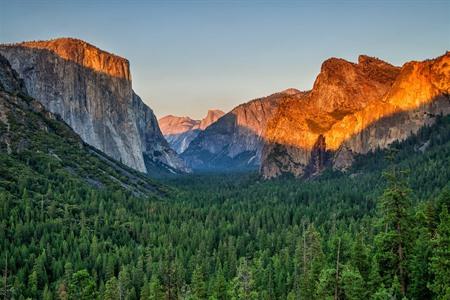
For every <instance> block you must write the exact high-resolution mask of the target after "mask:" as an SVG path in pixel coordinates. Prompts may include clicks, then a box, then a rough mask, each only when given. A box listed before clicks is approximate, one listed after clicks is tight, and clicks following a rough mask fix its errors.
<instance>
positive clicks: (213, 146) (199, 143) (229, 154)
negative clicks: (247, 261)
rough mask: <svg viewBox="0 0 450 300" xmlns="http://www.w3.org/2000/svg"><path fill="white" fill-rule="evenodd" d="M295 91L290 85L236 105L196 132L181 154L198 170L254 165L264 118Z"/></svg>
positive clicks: (262, 141)
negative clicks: (271, 93)
mask: <svg viewBox="0 0 450 300" xmlns="http://www.w3.org/2000/svg"><path fill="white" fill-rule="evenodd" d="M299 95H302V93H301V92H299V91H297V90H294V89H291V90H287V91H284V92H281V93H277V94H273V95H271V96H268V97H265V98H260V99H256V100H253V101H250V102H248V103H245V104H242V105H239V106H238V107H236V108H234V109H233V110H232V111H230V112H229V113H227V114H225V115H224V116H223V117H221V118H220V119H219V120H218V121H217V122H215V123H213V124H212V125H211V126H209V127H208V128H206V129H205V130H204V131H203V132H200V133H199V134H198V136H197V137H196V138H195V139H194V140H193V141H192V142H191V143H190V144H189V147H188V148H187V149H186V150H185V151H184V152H183V153H182V158H184V159H185V161H186V162H187V164H188V165H189V166H190V167H191V168H193V169H198V170H224V169H225V170H228V169H241V168H244V169H248V168H251V169H254V168H257V166H259V163H260V159H261V150H262V148H263V145H264V143H265V139H264V137H263V132H264V130H265V127H266V125H267V122H268V121H269V120H270V119H271V118H272V117H273V115H274V114H275V112H276V110H277V108H278V104H279V103H280V102H281V101H283V100H284V99H287V98H296V97H299Z"/></svg>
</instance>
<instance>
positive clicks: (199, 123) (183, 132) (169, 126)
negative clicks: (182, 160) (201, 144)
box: [158, 109, 225, 153]
mask: <svg viewBox="0 0 450 300" xmlns="http://www.w3.org/2000/svg"><path fill="white" fill-rule="evenodd" d="M224 114H225V113H224V112H223V111H221V110H218V109H214V110H208V114H207V115H206V117H205V118H203V119H202V120H193V119H191V118H189V117H177V116H173V115H168V116H165V117H162V118H161V119H159V121H158V122H159V126H160V128H161V131H162V133H163V135H164V137H165V138H166V140H167V141H168V142H169V144H170V146H171V147H172V149H174V150H175V151H176V152H177V153H183V152H184V151H185V150H186V149H187V147H188V146H189V144H190V143H191V142H192V140H193V139H194V138H196V137H197V135H198V134H199V133H200V131H202V130H205V129H206V128H207V127H208V126H209V125H211V124H212V123H214V122H216V121H217V120H218V119H219V118H220V117H222V116H223V115H224Z"/></svg>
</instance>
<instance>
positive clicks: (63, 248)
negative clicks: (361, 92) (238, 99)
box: [0, 117, 450, 299]
mask: <svg viewBox="0 0 450 300" xmlns="http://www.w3.org/2000/svg"><path fill="white" fill-rule="evenodd" d="M12 126H21V125H20V124H16V125H14V124H12ZM0 130H1V128H0ZM49 134H50V138H49V136H45V137H43V136H36V137H35V140H34V141H32V143H33V145H36V147H38V148H39V147H47V146H48V143H50V144H51V145H52V147H53V148H58V147H61V148H58V149H59V150H61V153H69V154H70V155H71V156H70V160H69V159H67V160H66V159H63V160H61V158H60V157H61V156H60V155H62V154H59V156H58V155H51V154H49V153H48V152H46V151H21V152H18V153H13V154H8V153H6V152H5V151H2V153H0V174H1V175H0V204H1V205H0V217H1V218H0V241H1V245H0V249H1V257H0V266H1V269H2V274H3V279H2V283H1V289H0V294H1V296H2V298H4V299H28V298H30V299H332V298H333V299H403V298H406V299H449V297H450V271H449V270H450V235H449V233H450V217H449V212H448V210H449V208H450V184H449V179H450V117H442V118H440V119H439V120H438V122H437V124H435V125H434V126H432V127H426V128H424V129H423V130H421V131H420V132H419V133H418V134H417V135H414V136H413V137H411V138H409V139H408V140H406V141H404V142H402V143H396V144H395V145H393V146H392V148H393V149H396V151H393V150H391V151H377V152H375V153H372V154H369V155H366V156H361V157H359V158H358V159H357V161H356V163H355V165H354V167H353V168H352V169H351V170H350V171H349V172H348V173H346V174H341V173H336V172H333V171H331V170H329V171H326V172H325V173H323V174H322V175H321V176H320V177H318V178H315V179H313V180H307V181H305V180H298V179H293V178H283V179H278V180H273V181H263V180H261V178H260V177H259V175H257V174H255V173H229V174H199V175H190V176H185V177H176V178H169V179H165V180H163V182H162V184H156V183H153V182H152V184H151V186H154V188H153V190H154V191H153V192H151V191H148V192H147V193H143V192H139V193H137V192H136V190H130V189H126V188H124V185H123V184H117V182H116V181H115V180H109V179H108V178H109V177H108V176H106V177H107V178H106V179H105V181H104V182H103V183H102V184H101V185H100V184H98V183H97V182H92V181H89V180H84V179H83V176H82V175H80V174H84V173H83V172H87V173H86V174H89V166H90V165H96V166H101V167H102V168H104V170H105V171H104V172H109V171H107V168H106V167H105V166H104V165H103V164H102V163H101V161H100V160H99V159H94V158H92V157H91V156H89V157H88V156H86V155H85V154H83V152H81V151H78V150H77V151H75V150H73V149H74V148H73V147H74V146H73V145H70V144H61V142H60V140H59V139H57V136H56V135H55V136H52V133H49ZM51 137H53V138H51ZM57 145H59V146H58V147H57ZM423 145H426V147H424V146H423ZM65 147H69V149H66V148H65ZM425 148H426V149H425ZM34 150H36V149H34ZM77 155H78V156H79V157H77ZM77 160H78V161H79V165H72V166H68V164H69V162H71V163H72V164H73V163H74V162H75V161H77ZM80 166H81V167H80ZM78 167H79V168H80V170H81V171H79V172H78V171H77V173H75V172H74V171H73V170H74V168H78ZM105 168H106V169H105ZM93 169H97V168H93ZM91 171H92V170H91ZM113 171H114V170H111V172H113ZM102 174H108V173H102ZM75 175H76V176H75ZM117 176H120V174H119V175H117ZM140 180H141V179H140ZM124 182H126V178H125V179H124Z"/></svg>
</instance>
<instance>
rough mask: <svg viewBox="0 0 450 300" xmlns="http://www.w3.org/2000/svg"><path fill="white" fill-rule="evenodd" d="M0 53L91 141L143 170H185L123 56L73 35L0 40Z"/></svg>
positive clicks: (49, 106)
mask: <svg viewBox="0 0 450 300" xmlns="http://www.w3.org/2000/svg"><path fill="white" fill-rule="evenodd" d="M0 54H2V55H3V56H5V57H6V59H7V60H8V61H9V62H10V63H11V65H12V67H13V69H14V70H15V71H16V72H17V73H18V74H19V76H20V77H21V78H22V79H23V80H24V82H25V86H26V89H27V90H28V93H29V94H30V96H32V97H33V98H35V99H38V100H39V101H41V103H42V104H43V105H44V107H45V108H46V109H47V110H49V111H50V112H52V113H55V114H58V115H60V116H61V118H62V119H63V120H64V121H65V122H66V123H67V124H68V125H69V126H70V127H71V128H73V130H74V131H75V132H76V133H77V134H79V135H80V137H81V138H82V139H83V141H85V142H86V143H88V144H89V145H91V146H93V147H95V148H97V149H99V150H101V151H102V152H104V153H106V154H107V155H109V156H111V157H112V158H114V159H116V160H118V161H121V162H122V163H124V164H126V165H127V166H130V167H132V168H134V169H136V170H139V171H141V172H156V173H158V172H159V171H160V170H166V171H170V172H180V171H181V172H184V171H188V169H187V168H186V167H185V165H184V162H183V161H182V160H181V159H180V158H179V157H178V156H177V154H176V153H175V151H173V150H172V149H171V148H170V147H169V145H168V143H167V142H166V140H165V139H164V137H163V135H162V133H161V131H160V129H159V126H158V122H157V120H156V118H155V115H154V114H153V111H152V110H151V109H150V108H149V107H148V106H147V105H145V104H144V103H143V101H142V100H141V99H140V98H139V96H137V95H136V94H135V93H134V92H133V90H132V82H131V75H130V67H129V62H128V61H127V60H126V59H124V58H121V57H119V56H116V55H113V54H111V53H108V52H105V51H103V50H100V49H98V48H97V47H95V46H92V45H90V44H88V43H86V42H84V41H81V40H77V39H72V38H61V39H55V40H51V41H39V42H24V43H19V44H12V45H0Z"/></svg>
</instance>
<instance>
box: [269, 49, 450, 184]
mask: <svg viewBox="0 0 450 300" xmlns="http://www.w3.org/2000/svg"><path fill="white" fill-rule="evenodd" d="M449 93H450V53H446V54H445V55H443V56H441V57H438V58H436V59H434V60H427V61H423V62H410V63H407V64H405V65H404V66H403V67H401V68H398V67H394V66H391V65H389V64H387V63H385V62H382V61H380V60H378V59H375V58H370V57H367V56H360V58H359V61H358V63H357V64H353V63H350V62H347V61H345V60H341V59H334V58H333V59H329V60H327V61H325V62H324V63H323V65H322V69H321V72H320V74H319V76H318V77H317V79H316V81H315V83H314V86H313V89H312V90H311V91H310V92H308V93H305V94H304V95H303V96H302V97H301V98H299V99H288V100H286V101H284V102H283V103H282V104H280V108H279V110H278V111H277V113H276V114H275V116H274V117H273V118H272V119H271V121H270V122H269V124H268V126H267V128H266V132H265V138H266V139H267V143H266V146H265V147H264V151H263V156H262V164H261V173H262V175H263V176H264V177H265V178H273V177H277V176H279V175H281V174H284V173H290V174H293V175H295V176H298V177H301V176H311V175H314V174H317V173H319V172H320V171H321V169H323V168H324V167H325V166H326V165H327V164H330V165H331V166H332V167H333V168H335V169H340V170H345V169H347V168H348V167H349V166H350V165H351V163H352V162H353V157H354V155H355V154H364V153H367V152H369V151H373V150H375V149H377V148H386V147H388V146H389V145H390V144H391V143H392V142H394V141H398V140H404V139H406V138H407V137H408V136H410V135H411V134H412V133H415V132H417V131H418V130H419V129H420V128H421V127H422V126H424V125H430V124H432V123H433V122H434V120H435V118H436V116H437V115H438V114H449V113H450V98H449Z"/></svg>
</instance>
